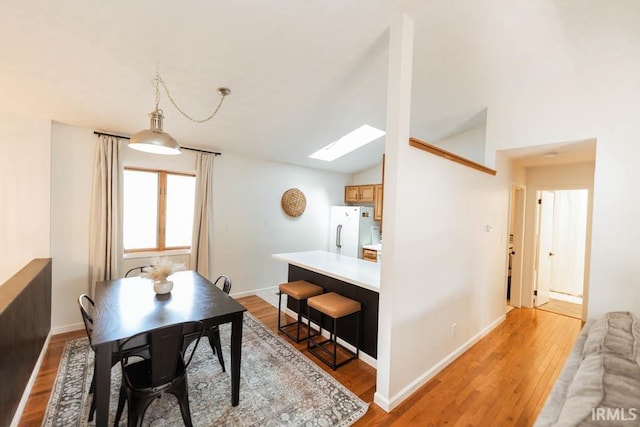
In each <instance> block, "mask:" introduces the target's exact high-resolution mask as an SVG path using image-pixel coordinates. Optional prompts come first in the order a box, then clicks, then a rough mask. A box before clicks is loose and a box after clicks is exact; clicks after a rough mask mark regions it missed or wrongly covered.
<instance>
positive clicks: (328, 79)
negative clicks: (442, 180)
mask: <svg viewBox="0 0 640 427" xmlns="http://www.w3.org/2000/svg"><path fill="white" fill-rule="evenodd" d="M7 3H8V4H7ZM400 12H405V13H407V14H408V15H409V16H410V17H412V18H413V19H414V21H415V52H414V70H413V92H412V134H413V135H415V136H417V137H419V138H421V139H424V140H427V141H431V142H436V141H438V140H440V139H442V138H446V137H448V136H451V135H452V134H455V133H457V132H459V131H462V130H465V129H468V128H471V127H474V126H477V125H479V124H482V121H483V120H484V118H485V117H486V115H485V114H484V109H485V108H486V107H487V105H488V103H489V101H490V99H491V97H492V96H494V95H495V94H504V93H509V91H512V90H515V89H517V88H519V87H522V86H524V85H532V84H536V82H539V81H541V80H544V79H547V78H550V77H553V76H554V75H555V74H557V73H566V72H579V70H580V69H581V68H585V67H590V66H592V65H594V64H597V63H603V62H611V61H618V60H621V59H624V58H633V59H638V58H639V57H640V42H639V40H640V25H639V23H640V2H638V1H635V0H626V1H625V0H617V1H615V2H604V1H601V0H564V1H563V0H522V1H513V0H484V1H470V0H469V1H461V0H459V1H450V0H432V1H424V0H411V1H410V0H406V1H382V0H353V1H319V0H305V1H299V0H295V1H294V0H281V1H259V0H244V1H221V0H212V1H206V2H205V1H196V0H186V1H181V2H158V1H149V0H140V1H124V0H115V1H108V2H106V1H96V0H86V1H80V0H61V1H55V2H53V1H45V0H40V1H34V0H23V1H14V0H11V1H9V2H4V4H3V6H2V10H1V13H0V40H1V41H0V110H1V111H7V112H14V113H20V114H26V115H29V116H37V117H44V118H49V119H53V120H56V121H59V122H62V123H66V124H70V125H75V126H81V127H86V128H91V129H96V130H103V131H110V132H113V133H118V134H127V135H130V134H133V133H135V132H137V131H139V130H142V129H144V128H147V127H148V125H149V123H148V118H147V114H148V113H149V112H150V111H152V110H153V108H154V104H155V93H154V89H153V86H152V79H153V77H154V75H155V73H156V70H157V69H158V70H159V71H160V73H161V75H162V76H163V78H164V80H165V81H166V83H167V85H168V87H169V89H170V91H171V94H172V96H173V97H174V98H175V100H176V102H177V103H178V104H179V106H180V107H181V108H182V109H184V110H185V111H186V112H187V113H188V114H189V115H191V116H193V117H195V118H203V117H206V116H207V115H208V114H209V113H210V112H211V111H212V110H213V108H214V107H215V105H216V104H217V101H218V95H217V93H216V88H217V87H219V86H227V87H229V88H231V90H232V94H231V95H230V96H229V97H228V98H227V99H226V100H225V102H224V105H223V107H222V108H221V110H220V112H219V113H218V115H217V116H216V117H215V118H214V119H213V120H212V121H210V122H207V123H205V124H196V123H193V122H191V121H189V120H187V119H185V118H184V117H182V116H181V115H180V114H179V113H178V112H177V111H176V110H175V108H173V106H171V105H170V103H169V102H168V100H167V98H166V96H164V94H163V97H162V98H161V101H160V107H161V108H162V109H163V110H164V112H165V116H166V118H165V131H167V132H169V133H170V134H171V135H172V136H174V137H175V138H176V139H177V140H178V141H179V142H180V143H181V144H184V145H188V146H193V147H202V148H208V149H215V150H220V151H223V152H235V153H238V154H243V155H249V156H253V157H259V158H264V159H270V160H275V161H281V162H287V163H292V164H299V165H304V166H310V167H316V168H321V169H327V170H333V171H337V172H347V173H352V172H357V171H360V170H363V169H366V168H367V167H370V166H373V165H375V164H376V163H378V162H379V161H380V156H381V153H382V151H383V149H384V138H382V139H381V140H379V141H377V142H375V143H373V144H371V145H370V146H368V147H365V148H362V149H360V150H357V151H356V152H354V153H352V154H350V155H347V156H345V157H344V158H341V159H339V160H336V161H334V162H332V163H326V162H322V161H319V160H312V159H308V158H307V156H308V155H309V154H311V153H312V152H314V151H316V150H317V149H319V148H320V147H322V146H324V145H326V144H327V143H329V142H331V141H333V140H335V139H337V138H339V137H340V136H342V135H344V134H345V133H347V132H349V131H351V130H353V129H355V128H357V127H359V126H360V125H362V124H365V123H367V124H370V125H372V126H375V127H378V128H381V129H385V120H386V89H387V83H386V76H387V58H388V27H389V25H390V23H391V21H392V19H393V18H394V17H395V16H396V15H397V14H399V13H400ZM489 115H490V112H489Z"/></svg>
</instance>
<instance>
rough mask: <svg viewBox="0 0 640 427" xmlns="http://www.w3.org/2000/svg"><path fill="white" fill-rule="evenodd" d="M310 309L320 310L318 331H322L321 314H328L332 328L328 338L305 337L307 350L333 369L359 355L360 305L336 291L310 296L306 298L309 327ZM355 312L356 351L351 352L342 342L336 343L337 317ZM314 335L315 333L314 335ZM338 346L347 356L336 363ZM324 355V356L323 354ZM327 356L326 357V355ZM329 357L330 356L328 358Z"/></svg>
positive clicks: (308, 325)
mask: <svg viewBox="0 0 640 427" xmlns="http://www.w3.org/2000/svg"><path fill="white" fill-rule="evenodd" d="M311 309H314V310H316V311H318V312H320V333H321V332H322V322H323V316H325V315H326V316H329V317H330V318H331V319H333V328H332V330H331V331H330V335H329V339H327V340H324V341H320V342H317V341H316V340H314V339H313V337H309V338H308V339H307V350H309V352H310V353H312V354H314V355H315V356H316V357H318V358H319V359H320V360H322V361H323V362H324V363H326V364H327V365H329V366H331V367H332V368H333V370H336V368H338V367H340V366H342V365H344V364H345V363H347V362H350V361H351V360H353V359H357V358H358V357H359V355H360V313H361V310H362V305H361V304H360V303H359V302H358V301H355V300H352V299H350V298H347V297H345V296H343V295H340V294H338V293H336V292H328V293H326V294H322V295H318V296H314V297H311V298H309V299H308V300H307V327H308V328H311ZM352 314H355V315H356V316H357V317H356V351H355V352H352V351H350V350H349V349H347V348H346V347H344V346H343V345H342V344H339V343H338V330H337V328H338V319H340V318H343V317H346V316H350V315H352ZM314 336H315V335H314ZM327 344H333V350H329V349H327V347H330V346H327ZM338 347H340V348H342V349H343V350H344V351H345V352H346V353H347V354H348V357H347V358H346V359H345V360H342V361H341V362H340V363H337V362H338V360H337V353H338ZM321 353H322V354H321ZM325 355H326V356H325ZM327 356H328V357H327ZM329 357H330V358H329Z"/></svg>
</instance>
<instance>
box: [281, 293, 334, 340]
mask: <svg viewBox="0 0 640 427" xmlns="http://www.w3.org/2000/svg"><path fill="white" fill-rule="evenodd" d="M278 289H279V292H278V330H279V331H280V332H282V333H283V334H285V335H286V336H288V337H289V338H291V339H292V340H294V341H295V342H300V341H302V340H304V339H307V337H308V336H309V335H310V332H311V328H309V327H307V337H302V338H301V337H300V325H304V323H303V322H302V317H303V314H304V312H305V310H304V306H306V304H307V300H308V299H309V298H311V297H314V296H316V295H320V294H322V293H323V292H324V289H323V288H322V287H321V286H318V285H314V284H313V283H309V282H307V281H306V280H297V281H295V282H287V283H282V284H281V285H280V286H278ZM282 294H286V295H287V296H288V297H291V298H293V299H295V300H297V301H298V319H297V321H295V322H291V323H287V324H286V325H282V324H281V317H282V313H281V310H282ZM293 325H296V335H295V336H294V335H293V334H290V333H289V332H288V331H287V330H286V328H288V327H290V326H293ZM315 335H317V334H315ZM315 335H311V336H315Z"/></svg>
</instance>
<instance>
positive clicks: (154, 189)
mask: <svg viewBox="0 0 640 427" xmlns="http://www.w3.org/2000/svg"><path fill="white" fill-rule="evenodd" d="M123 188H124V191H123V193H124V194H123V208H122V209H123V226H122V227H123V233H122V234H123V245H124V249H125V250H131V249H147V248H156V247H157V239H156V230H157V229H158V174H157V173H156V172H145V171H134V170H125V171H124V185H123Z"/></svg>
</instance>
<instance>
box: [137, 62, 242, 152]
mask: <svg viewBox="0 0 640 427" xmlns="http://www.w3.org/2000/svg"><path fill="white" fill-rule="evenodd" d="M153 86H154V87H155V90H156V108H155V110H153V111H152V112H150V113H149V118H150V119H151V125H150V126H149V129H148V130H147V129H145V130H143V131H140V132H138V133H136V134H135V135H133V136H132V137H131V139H130V140H129V147H131V148H133V149H134V150H138V151H144V152H146V153H155V154H170V155H171V154H180V145H178V142H177V141H176V140H175V139H173V137H172V136H171V135H169V134H168V133H166V132H163V131H162V121H163V119H164V114H163V113H162V110H161V109H160V108H159V107H158V105H160V86H162V87H163V88H164V90H165V92H166V93H167V97H168V98H169V101H171V104H173V106H174V107H176V110H178V111H179V112H180V114H182V115H183V116H185V117H186V118H187V119H189V120H191V121H192V122H195V123H204V122H208V121H209V120H211V119H212V118H213V116H215V115H216V113H217V112H218V110H219V109H220V107H221V106H222V101H224V98H225V97H226V96H228V95H229V94H230V93H231V90H230V89H229V88H226V87H219V88H218V94H219V95H220V102H219V103H218V106H217V107H216V109H215V110H213V113H211V114H210V115H209V116H208V117H207V118H204V119H202V120H197V119H194V118H193V117H191V116H189V115H188V114H187V113H185V112H184V111H183V110H182V109H181V108H180V107H178V104H176V102H175V101H174V100H173V97H171V94H170V93H169V88H168V87H167V84H166V83H165V82H164V80H162V77H160V73H159V72H158V71H156V77H155V79H153Z"/></svg>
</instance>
